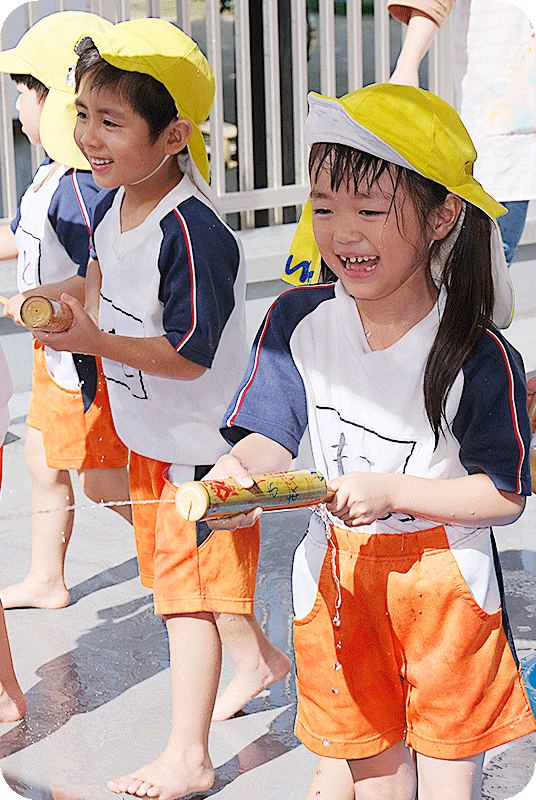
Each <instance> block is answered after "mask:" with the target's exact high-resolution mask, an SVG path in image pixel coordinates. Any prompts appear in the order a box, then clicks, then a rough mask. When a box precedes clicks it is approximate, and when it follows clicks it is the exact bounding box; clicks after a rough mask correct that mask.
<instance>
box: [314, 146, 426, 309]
mask: <svg viewBox="0 0 536 800" xmlns="http://www.w3.org/2000/svg"><path fill="white" fill-rule="evenodd" d="M393 193H394V188H393V179H392V176H391V174H390V173H389V172H388V171H384V172H383V173H382V174H381V175H380V177H379V178H378V179H377V180H376V181H375V182H373V183H372V185H371V186H368V185H367V182H366V181H361V183H360V184H359V185H358V186H357V191H355V190H354V187H353V184H352V183H351V182H350V184H349V185H348V184H347V182H346V181H342V183H341V184H340V186H339V188H338V189H332V188H331V173H330V169H329V161H326V162H324V165H323V166H322V167H321V169H320V171H319V172H318V173H317V174H315V171H314V170H313V179H312V189H311V205H312V211H313V230H314V236H315V240H316V243H317V245H318V249H319V250H320V253H321V255H322V258H323V259H324V261H325V262H326V264H327V265H328V267H329V268H330V269H331V271H332V272H333V273H334V274H335V275H336V276H337V278H339V279H340V280H341V283H342V284H343V286H344V288H345V289H346V291H347V292H348V293H349V294H350V295H352V296H353V297H354V298H355V300H356V302H357V303H358V305H359V301H360V300H363V301H368V300H383V299H385V298H391V299H396V296H397V295H400V293H404V295H407V291H408V290H409V291H410V292H417V293H419V292H423V291H424V293H425V294H426V295H427V296H428V295H429V294H430V292H431V291H432V292H433V283H432V279H431V276H430V272H429V266H428V261H429V258H428V253H429V241H430V238H431V237H428V238H427V237H426V235H425V231H423V226H422V223H421V221H420V219H419V217H418V215H417V212H416V210H415V207H414V205H413V203H412V201H411V199H410V197H409V195H408V194H407V191H406V190H405V189H404V187H403V186H402V185H399V186H398V188H397V190H396V194H395V198H394V201H393Z"/></svg>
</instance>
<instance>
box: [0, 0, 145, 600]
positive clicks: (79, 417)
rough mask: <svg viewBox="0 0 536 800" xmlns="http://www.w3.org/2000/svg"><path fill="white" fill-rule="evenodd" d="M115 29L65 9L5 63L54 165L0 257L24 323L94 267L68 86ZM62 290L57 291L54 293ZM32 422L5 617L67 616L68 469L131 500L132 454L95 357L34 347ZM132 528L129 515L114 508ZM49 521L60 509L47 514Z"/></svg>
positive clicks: (90, 491)
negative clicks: (54, 611)
mask: <svg viewBox="0 0 536 800" xmlns="http://www.w3.org/2000/svg"><path fill="white" fill-rule="evenodd" d="M109 27H111V23H110V22H108V21H107V20H104V19H102V18H101V17H98V16H97V15H95V14H89V13H85V12H78V11H76V12H72V11H63V12H59V13H57V14H51V15H49V16H47V17H44V18H43V19H41V20H39V22H37V23H36V24H35V25H33V26H32V28H30V30H29V31H28V32H27V33H25V34H24V36H23V37H22V39H21V40H20V42H19V43H18V44H17V46H16V47H15V48H13V49H11V50H5V51H3V52H1V53H0V71H2V72H9V73H11V75H12V77H13V79H14V81H15V82H16V84H17V89H18V91H19V96H18V99H17V104H16V105H17V109H18V111H19V118H20V121H21V123H22V130H23V132H24V133H25V134H26V136H27V137H28V139H29V140H30V142H31V143H32V144H36V145H37V144H42V145H43V147H44V149H45V151H46V153H47V158H46V159H45V161H44V162H43V164H42V165H41V166H40V167H39V169H38V170H37V172H36V174H35V176H34V179H33V181H32V184H31V185H30V186H29V187H28V188H27V189H26V191H25V193H24V195H23V197H22V200H21V203H20V206H19V209H18V213H17V216H16V218H15V220H14V221H13V223H12V225H11V227H10V226H5V227H4V228H3V229H2V239H1V242H0V258H2V259H6V258H12V257H15V256H18V262H17V283H18V288H19V294H16V295H15V296H14V297H12V298H10V300H9V301H8V303H7V304H6V305H5V307H4V315H5V316H9V317H11V318H13V319H15V321H16V322H17V323H19V324H21V320H20V307H21V304H22V302H23V300H24V299H25V298H26V297H28V296H29V295H32V294H40V293H42V291H43V289H42V285H43V284H47V285H48V286H47V294H48V295H49V296H52V297H54V296H58V293H59V291H60V288H59V287H60V286H61V287H63V286H64V284H63V282H64V281H65V280H67V282H68V283H67V285H69V286H71V291H76V290H78V291H80V292H81V297H83V284H84V280H83V278H80V277H79V276H78V274H77V273H78V269H79V268H80V267H81V266H85V265H86V264H87V261H88V258H89V230H88V225H89V212H88V208H89V205H90V203H91V200H92V199H93V197H94V196H95V194H96V193H97V192H98V186H97V185H96V184H95V182H94V180H93V178H92V176H91V172H90V171H89V164H88V162H87V161H86V159H85V158H84V157H83V155H82V153H81V152H80V150H79V149H78V147H77V146H76V143H75V141H74V139H73V130H74V119H75V108H74V88H73V87H71V86H69V85H67V84H66V78H67V75H68V73H69V68H70V67H71V66H72V64H73V63H74V61H75V57H74V53H73V50H72V47H73V41H75V40H76V38H77V37H79V36H80V35H82V33H85V32H87V31H92V30H100V31H104V30H106V29H107V28H109ZM56 282H59V286H58V287H57V291H56V293H54V287H52V286H50V284H51V283H56ZM33 350H34V373H33V385H32V395H31V398H30V409H29V413H28V416H27V423H28V432H27V439H26V463H27V466H28V470H29V472H30V475H31V478H32V511H33V512H34V513H33V516H32V561H31V565H30V570H29V572H28V575H27V576H26V577H25V578H24V580H22V581H21V582H20V583H17V584H14V585H13V586H9V587H7V588H5V589H3V590H2V593H1V597H2V602H3V604H4V607H5V608H13V607H19V606H36V607H39V608H61V607H63V606H66V605H68V604H69V600H70V597H69V592H68V590H67V587H66V586H65V579H64V562H65V552H66V549H67V546H68V544H69V539H70V536H71V533H72V528H73V522H74V511H73V510H72V508H71V506H72V504H73V488H72V483H71V478H70V475H69V470H71V469H76V470H77V471H78V473H79V475H80V479H81V482H82V486H83V488H84V491H85V492H86V494H87V495H88V497H91V498H92V499H93V500H96V501H97V502H101V501H114V500H115V501H128V477H127V472H126V463H127V456H128V453H127V448H126V447H125V445H124V444H123V443H122V442H121V441H120V439H119V437H118V436H117V434H116V432H115V429H114V425H113V422H112V418H111V412H110V408H109V402H108V396H107V391H106V383H105V381H104V377H103V375H102V370H101V368H100V363H99V360H98V359H96V358H95V357H93V356H86V355H74V356H73V355H72V354H71V353H56V352H54V351H52V350H50V349H49V348H47V347H46V346H43V344H42V343H41V342H39V341H37V340H36V339H34V342H33ZM115 510H117V511H118V512H119V513H120V514H121V515H122V516H124V517H125V519H127V520H129V521H130V508H129V507H128V505H118V506H115ZM43 511H53V512H54V513H51V514H43V513H40V512H43Z"/></svg>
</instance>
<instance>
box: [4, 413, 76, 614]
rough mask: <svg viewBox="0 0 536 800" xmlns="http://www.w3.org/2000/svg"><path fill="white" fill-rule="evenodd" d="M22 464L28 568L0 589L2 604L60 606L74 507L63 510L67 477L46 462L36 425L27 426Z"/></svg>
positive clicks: (65, 598) (68, 500) (68, 495)
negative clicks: (26, 485) (28, 481)
mask: <svg viewBox="0 0 536 800" xmlns="http://www.w3.org/2000/svg"><path fill="white" fill-rule="evenodd" d="M26 464H27V466H28V471H29V473H30V476H31V478H32V502H31V509H32V560H31V564H30V571H29V573H28V575H27V576H26V578H24V580H23V581H21V582H20V583H16V584H14V585H13V586H8V587H7V588H6V589H2V592H1V593H0V597H1V600H2V603H3V605H4V608H17V607H21V606H24V607H28V606H30V607H35V608H64V607H65V606H67V605H69V600H70V596H69V592H68V591H67V587H66V586H65V581H64V578H63V565H64V562H65V553H66V551H67V545H68V544H69V539H70V538H71V533H72V530H73V522H74V511H72V510H67V507H68V506H71V505H72V503H73V489H72V484H71V478H70V475H69V472H68V471H67V470H57V469H52V468H51V467H49V466H48V465H47V462H46V456H45V448H44V445H43V437H42V435H41V431H38V430H36V428H31V427H28V434H27V437H26ZM47 511H49V512H50V513H42V512H47ZM40 512H41V513H40Z"/></svg>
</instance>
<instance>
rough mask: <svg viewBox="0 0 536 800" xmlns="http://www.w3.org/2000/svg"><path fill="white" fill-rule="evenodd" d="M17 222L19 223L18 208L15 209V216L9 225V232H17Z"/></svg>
mask: <svg viewBox="0 0 536 800" xmlns="http://www.w3.org/2000/svg"><path fill="white" fill-rule="evenodd" d="M19 222H20V206H19V207H18V208H17V216H16V217H15V219H14V220H13V222H12V223H11V230H12V231H13V233H15V231H16V230H17V228H18V226H19Z"/></svg>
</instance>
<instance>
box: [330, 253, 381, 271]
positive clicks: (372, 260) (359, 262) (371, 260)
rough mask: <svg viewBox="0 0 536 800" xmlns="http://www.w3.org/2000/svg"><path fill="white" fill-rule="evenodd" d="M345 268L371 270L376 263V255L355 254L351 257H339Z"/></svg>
mask: <svg viewBox="0 0 536 800" xmlns="http://www.w3.org/2000/svg"><path fill="white" fill-rule="evenodd" d="M340 259H341V261H342V263H343V264H344V267H345V269H347V270H350V271H351V272H372V270H373V269H374V267H375V266H376V264H377V263H378V260H379V259H378V256H355V257H352V258H343V257H342V256H341V257H340Z"/></svg>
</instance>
